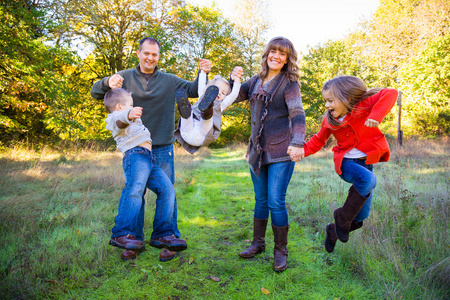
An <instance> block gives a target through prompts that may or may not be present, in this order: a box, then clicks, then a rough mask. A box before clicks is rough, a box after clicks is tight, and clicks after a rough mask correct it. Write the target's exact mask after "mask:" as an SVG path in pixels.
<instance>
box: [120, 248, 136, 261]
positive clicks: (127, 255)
mask: <svg viewBox="0 0 450 300" xmlns="http://www.w3.org/2000/svg"><path fill="white" fill-rule="evenodd" d="M136 254H137V252H136V251H133V250H124V251H123V252H122V255H121V256H120V258H121V259H122V260H123V261H127V260H130V259H135V258H136Z"/></svg>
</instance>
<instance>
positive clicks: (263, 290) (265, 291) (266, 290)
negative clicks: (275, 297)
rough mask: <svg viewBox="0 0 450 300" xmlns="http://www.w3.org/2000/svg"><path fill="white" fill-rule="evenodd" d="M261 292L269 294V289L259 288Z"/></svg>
mask: <svg viewBox="0 0 450 300" xmlns="http://www.w3.org/2000/svg"><path fill="white" fill-rule="evenodd" d="M261 292H262V293H263V294H264V295H269V294H270V292H269V290H268V289H265V288H263V287H262V288H261Z"/></svg>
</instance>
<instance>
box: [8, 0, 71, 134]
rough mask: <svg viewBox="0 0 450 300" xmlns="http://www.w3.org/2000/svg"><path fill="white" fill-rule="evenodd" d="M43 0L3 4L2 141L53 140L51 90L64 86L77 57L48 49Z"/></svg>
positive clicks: (47, 27) (55, 47) (63, 50)
mask: <svg viewBox="0 0 450 300" xmlns="http://www.w3.org/2000/svg"><path fill="white" fill-rule="evenodd" d="M45 15H46V11H45V9H44V8H43V6H42V2H40V1H26V0H21V1H2V2H1V5H0V32H1V33H0V76H1V80H0V91H1V93H0V127H1V132H2V135H1V136H0V139H1V140H3V141H8V140H11V139H20V138H25V137H27V138H36V137H40V136H43V135H50V136H52V135H53V132H52V131H51V130H48V128H47V127H46V117H47V112H48V108H49V107H52V105H53V104H54V100H55V98H54V94H53V92H52V90H53V89H54V88H56V87H58V88H61V89H63V88H64V86H65V85H66V79H67V77H65V75H64V74H65V67H66V66H67V65H70V64H72V63H73V62H74V59H75V56H74V54H73V53H72V52H71V51H68V50H66V49H64V48H62V47H59V46H53V47H52V46H49V45H46V44H45V42H46V39H45V35H44V34H45V33H46V32H47V31H48V30H49V29H51V22H47V21H46V19H45V18H44V17H45Z"/></svg>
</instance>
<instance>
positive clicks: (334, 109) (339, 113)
mask: <svg viewBox="0 0 450 300" xmlns="http://www.w3.org/2000/svg"><path fill="white" fill-rule="evenodd" d="M322 97H323V99H324V100H325V108H326V109H327V111H328V113H329V114H331V115H332V116H333V118H335V119H339V118H342V117H344V116H345V115H346V114H347V113H348V110H347V108H346V107H345V105H344V104H343V103H342V102H341V101H340V100H338V99H336V98H335V97H333V95H332V94H331V92H330V90H324V91H322Z"/></svg>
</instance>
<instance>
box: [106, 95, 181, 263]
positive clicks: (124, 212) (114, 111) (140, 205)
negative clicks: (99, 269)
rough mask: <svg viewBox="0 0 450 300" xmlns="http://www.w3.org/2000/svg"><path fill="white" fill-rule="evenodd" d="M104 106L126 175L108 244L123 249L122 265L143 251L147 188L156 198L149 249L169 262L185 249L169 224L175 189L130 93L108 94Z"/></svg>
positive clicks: (162, 259) (108, 125)
mask: <svg viewBox="0 0 450 300" xmlns="http://www.w3.org/2000/svg"><path fill="white" fill-rule="evenodd" d="M104 104H105V108H106V110H107V111H108V113H109V114H108V117H107V118H106V120H105V122H106V124H107V125H106V128H107V129H108V130H110V131H111V133H112V135H113V137H114V140H115V141H116V143H117V148H118V149H119V151H121V152H122V153H123V170H124V174H125V188H124V189H123V191H122V196H121V197H120V202H119V209H118V214H117V216H116V218H115V220H114V221H115V226H114V227H113V229H112V236H111V240H110V241H109V244H110V245H112V246H116V247H119V248H122V249H125V251H124V252H123V253H122V257H121V258H122V260H124V261H125V260H128V259H133V258H135V257H136V251H140V250H143V249H144V243H143V240H144V232H143V227H144V209H145V200H144V195H145V192H146V187H147V188H149V189H150V190H152V191H153V192H154V193H155V194H156V208H155V217H154V221H153V232H152V235H151V239H150V245H151V246H153V247H156V248H166V249H168V250H169V251H163V253H162V254H161V256H160V260H161V261H167V260H170V259H172V258H174V257H175V256H176V252H174V251H183V250H185V249H186V248H187V245H186V242H185V241H184V240H182V239H178V238H176V237H175V231H174V228H173V227H174V226H173V225H172V223H171V219H172V216H173V210H174V203H175V189H174V187H173V185H172V182H171V181H170V180H169V178H168V177H167V175H166V174H165V173H164V171H163V170H162V169H161V168H160V167H159V166H157V165H156V164H155V160H154V158H153V155H152V140H151V137H150V132H149V131H148V129H147V128H146V127H145V126H144V125H143V124H142V121H141V118H140V117H141V115H142V107H133V98H132V97H131V93H130V92H129V91H127V90H125V89H121V88H117V89H112V90H110V91H108V92H107V93H106V94H105V97H104Z"/></svg>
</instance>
